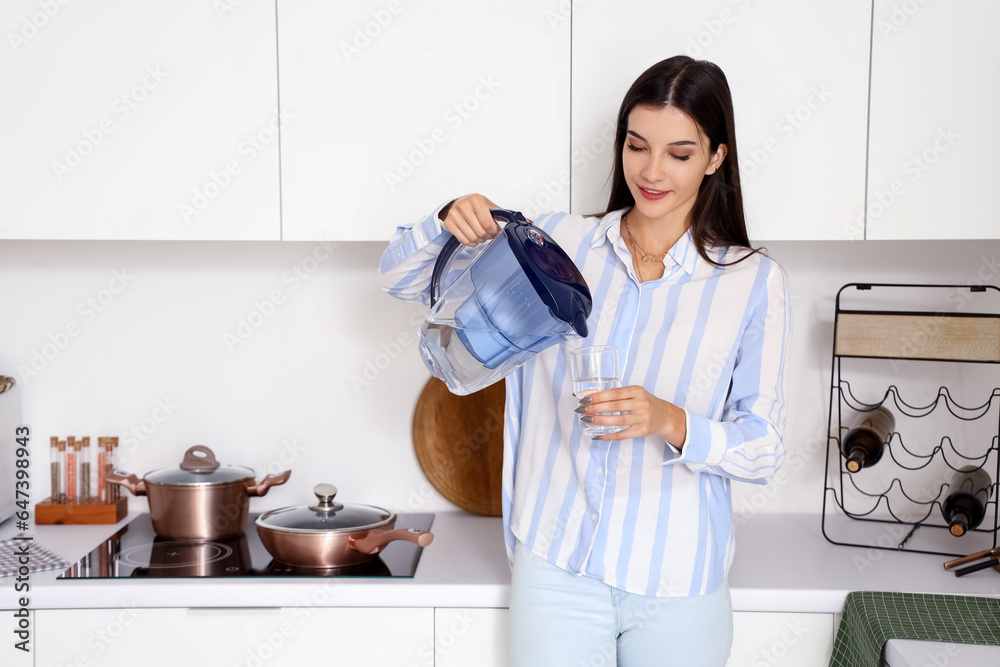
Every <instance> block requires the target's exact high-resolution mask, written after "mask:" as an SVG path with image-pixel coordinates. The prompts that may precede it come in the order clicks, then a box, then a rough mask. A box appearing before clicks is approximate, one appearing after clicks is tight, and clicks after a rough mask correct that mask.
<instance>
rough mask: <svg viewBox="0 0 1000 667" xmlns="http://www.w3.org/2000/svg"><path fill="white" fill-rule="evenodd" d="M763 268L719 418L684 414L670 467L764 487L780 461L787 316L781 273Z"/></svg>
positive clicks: (778, 269) (772, 264) (774, 267)
mask: <svg viewBox="0 0 1000 667" xmlns="http://www.w3.org/2000/svg"><path fill="white" fill-rule="evenodd" d="M769 264H770V267H769V270H768V275H767V280H766V282H765V284H764V289H762V290H760V291H759V293H758V294H755V295H754V307H753V309H752V311H751V313H750V318H749V320H748V322H747V325H746V327H745V328H744V330H743V333H742V335H741V337H740V341H739V344H738V346H737V351H736V358H735V363H734V366H733V371H732V377H731V379H730V386H729V392H728V395H727V396H726V399H725V402H724V405H723V413H722V416H721V418H720V419H719V420H714V419H710V418H708V417H705V416H702V415H697V414H693V413H692V412H691V411H688V410H685V414H686V424H687V436H686V439H685V442H684V444H683V445H682V446H681V447H680V449H679V451H678V452H677V453H678V456H677V458H675V459H673V460H672V461H670V463H673V464H679V463H683V464H685V465H686V466H687V467H688V468H689V469H691V470H692V471H694V472H710V473H715V474H717V475H722V476H723V477H728V478H730V479H734V480H739V481H746V482H753V483H758V484H765V483H767V481H768V480H769V479H770V478H771V477H772V476H773V475H774V473H775V472H776V471H777V469H778V467H779V466H780V465H781V462H782V460H783V459H784V456H785V446H784V429H785V419H786V413H787V403H786V401H787V379H788V356H789V348H790V345H789V342H790V332H791V326H790V325H791V311H790V303H789V294H788V281H787V278H786V276H785V273H784V271H783V270H782V269H781V267H780V266H779V265H778V264H777V263H776V262H770V261H769Z"/></svg>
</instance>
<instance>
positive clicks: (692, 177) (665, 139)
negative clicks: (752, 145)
mask: <svg viewBox="0 0 1000 667" xmlns="http://www.w3.org/2000/svg"><path fill="white" fill-rule="evenodd" d="M725 157H726V146H725V144H721V145H720V146H719V148H718V150H717V151H715V152H714V153H711V152H709V142H708V137H706V136H705V134H704V133H703V132H702V131H701V128H699V127H698V124H697V123H695V122H694V120H692V118H691V117H690V116H688V115H687V114H686V113H684V112H683V111H680V110H679V109H676V108H674V107H669V106H668V107H662V108H654V107H648V106H637V107H635V108H633V109H632V111H631V112H630V113H629V116H628V126H627V134H626V137H625V145H624V147H623V148H622V166H623V168H624V169H623V171H624V174H625V181H626V183H628V189H629V190H630V191H631V192H632V197H634V198H635V209H633V212H632V213H631V214H630V219H631V220H635V219H636V218H639V219H640V220H644V221H647V222H653V223H659V222H665V223H669V224H671V225H674V224H679V225H681V226H682V227H681V228H682V229H687V227H689V226H690V224H691V221H690V214H691V209H692V208H693V207H694V203H695V199H696V198H697V196H698V188H699V187H700V186H701V181H702V178H703V177H704V176H705V175H706V174H711V173H713V172H714V171H715V170H716V169H718V167H719V165H720V164H722V160H723V159H724V158H725ZM636 213H638V215H635V214H636ZM633 215H635V217H632V216H633Z"/></svg>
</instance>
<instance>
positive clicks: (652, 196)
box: [639, 186, 670, 201]
mask: <svg viewBox="0 0 1000 667" xmlns="http://www.w3.org/2000/svg"><path fill="white" fill-rule="evenodd" d="M639 192H641V193H642V196H643V197H645V198H646V199H649V200H650V201H655V200H657V199H663V198H664V197H666V196H667V195H668V194H669V193H670V190H650V189H649V188H644V187H642V186H639Z"/></svg>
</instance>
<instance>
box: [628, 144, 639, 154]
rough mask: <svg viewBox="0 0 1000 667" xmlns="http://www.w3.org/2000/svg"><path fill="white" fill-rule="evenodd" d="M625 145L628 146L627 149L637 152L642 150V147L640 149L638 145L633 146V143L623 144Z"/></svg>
mask: <svg viewBox="0 0 1000 667" xmlns="http://www.w3.org/2000/svg"><path fill="white" fill-rule="evenodd" d="M625 145H626V146H628V149H629V150H630V151H637V152H638V151H641V150H642V149H641V148H639V147H638V146H634V145H632V144H625Z"/></svg>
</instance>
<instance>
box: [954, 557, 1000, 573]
mask: <svg viewBox="0 0 1000 667" xmlns="http://www.w3.org/2000/svg"><path fill="white" fill-rule="evenodd" d="M996 565H1000V558H991V559H990V560H984V561H983V562H982V563H976V564H975V565H970V566H969V567H963V568H959V569H957V570H955V576H956V577H964V576H965V575H967V574H972V573H973V572H979V571H980V570H985V569H986V568H988V567H994V566H996Z"/></svg>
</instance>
